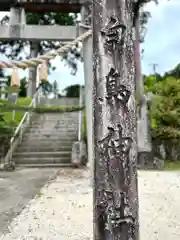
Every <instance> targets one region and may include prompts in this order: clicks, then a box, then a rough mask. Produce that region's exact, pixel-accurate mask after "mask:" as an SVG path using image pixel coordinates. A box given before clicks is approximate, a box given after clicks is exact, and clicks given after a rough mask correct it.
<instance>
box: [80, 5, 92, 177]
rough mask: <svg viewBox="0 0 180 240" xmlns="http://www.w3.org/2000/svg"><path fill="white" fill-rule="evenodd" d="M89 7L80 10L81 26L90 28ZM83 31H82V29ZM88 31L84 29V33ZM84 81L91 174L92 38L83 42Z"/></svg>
mask: <svg viewBox="0 0 180 240" xmlns="http://www.w3.org/2000/svg"><path fill="white" fill-rule="evenodd" d="M89 14H91V13H90V9H89V6H83V7H82V10H81V17H82V24H84V25H89V26H91V21H89V20H91V16H90V15H89ZM82 30H83V29H82ZM87 30H88V29H86V28H84V30H83V31H84V32H85V31H87ZM83 60H84V79H85V106H86V121H87V145H88V166H89V167H90V168H91V170H92V174H93V165H94V163H93V158H94V157H93V134H92V132H93V65H92V36H89V37H87V38H86V39H85V40H84V41H83Z"/></svg>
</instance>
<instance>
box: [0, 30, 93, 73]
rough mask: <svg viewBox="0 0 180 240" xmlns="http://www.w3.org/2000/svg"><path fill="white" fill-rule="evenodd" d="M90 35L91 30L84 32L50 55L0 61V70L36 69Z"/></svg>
mask: <svg viewBox="0 0 180 240" xmlns="http://www.w3.org/2000/svg"><path fill="white" fill-rule="evenodd" d="M91 34H92V30H88V31H86V32H85V33H84V34H82V35H80V36H79V37H77V38H76V39H75V40H73V41H72V42H68V43H67V44H65V45H64V46H62V47H60V48H58V49H57V50H56V51H55V52H53V53H51V52H49V53H46V54H44V55H40V56H39V57H37V58H30V59H26V60H22V61H16V60H12V61H10V62H5V61H0V68H23V69H25V68H29V67H36V66H38V65H39V64H42V63H43V62H44V61H46V60H51V59H53V58H55V57H56V56H58V55H60V54H62V53H64V52H66V51H67V50H69V48H71V47H72V46H74V45H76V44H77V43H78V42H81V41H83V40H84V39H85V38H87V37H88V36H90V35H91Z"/></svg>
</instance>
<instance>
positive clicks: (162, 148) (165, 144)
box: [152, 139, 180, 161]
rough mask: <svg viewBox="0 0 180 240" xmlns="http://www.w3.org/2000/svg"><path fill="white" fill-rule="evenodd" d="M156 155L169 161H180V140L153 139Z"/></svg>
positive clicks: (154, 153)
mask: <svg viewBox="0 0 180 240" xmlns="http://www.w3.org/2000/svg"><path fill="white" fill-rule="evenodd" d="M152 148H153V155H154V157H157V158H160V159H165V160H169V161H180V141H178V140H169V139H168V140H159V139H153V140H152Z"/></svg>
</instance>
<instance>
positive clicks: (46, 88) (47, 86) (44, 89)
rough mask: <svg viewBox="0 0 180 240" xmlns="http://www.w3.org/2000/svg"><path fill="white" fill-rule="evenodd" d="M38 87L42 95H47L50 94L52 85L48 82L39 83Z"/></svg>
mask: <svg viewBox="0 0 180 240" xmlns="http://www.w3.org/2000/svg"><path fill="white" fill-rule="evenodd" d="M39 86H40V87H41V88H42V92H43V94H44V95H48V94H49V93H51V92H52V84H51V83H50V82H49V81H43V80H42V81H41V83H40V84H39Z"/></svg>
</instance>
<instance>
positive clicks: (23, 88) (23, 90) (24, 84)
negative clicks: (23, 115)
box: [19, 77, 27, 97]
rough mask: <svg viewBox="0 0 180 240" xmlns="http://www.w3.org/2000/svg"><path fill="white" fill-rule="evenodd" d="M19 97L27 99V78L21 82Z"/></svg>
mask: <svg viewBox="0 0 180 240" xmlns="http://www.w3.org/2000/svg"><path fill="white" fill-rule="evenodd" d="M19 97H27V82H26V78H25V77H24V78H22V79H21V80H20V92H19Z"/></svg>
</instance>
